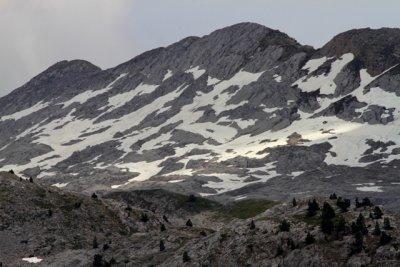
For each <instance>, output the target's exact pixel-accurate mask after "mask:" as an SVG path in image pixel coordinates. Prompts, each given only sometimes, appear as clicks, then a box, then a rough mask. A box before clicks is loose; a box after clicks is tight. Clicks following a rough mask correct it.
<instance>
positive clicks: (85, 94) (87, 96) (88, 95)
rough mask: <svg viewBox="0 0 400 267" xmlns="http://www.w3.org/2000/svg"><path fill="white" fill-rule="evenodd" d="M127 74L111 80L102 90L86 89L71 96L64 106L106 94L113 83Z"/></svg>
mask: <svg viewBox="0 0 400 267" xmlns="http://www.w3.org/2000/svg"><path fill="white" fill-rule="evenodd" d="M126 75H127V74H126V73H124V74H121V75H120V76H119V77H118V78H116V79H115V80H114V81H113V82H111V83H110V84H109V85H107V86H106V88H104V89H100V90H88V91H85V92H83V93H81V94H79V95H76V96H74V97H73V98H71V99H70V100H68V101H66V102H64V103H63V105H64V107H68V106H70V105H71V104H73V103H80V104H83V103H85V102H87V101H88V100H89V99H91V98H93V97H95V96H98V95H101V94H104V93H105V92H107V91H109V90H110V89H112V87H113V85H114V84H115V83H116V82H117V81H118V80H120V79H121V78H123V77H125V76H126Z"/></svg>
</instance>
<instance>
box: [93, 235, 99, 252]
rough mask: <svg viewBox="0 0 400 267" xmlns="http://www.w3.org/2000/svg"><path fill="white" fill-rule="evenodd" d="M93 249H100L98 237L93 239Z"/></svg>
mask: <svg viewBox="0 0 400 267" xmlns="http://www.w3.org/2000/svg"><path fill="white" fill-rule="evenodd" d="M92 247H93V248H94V249H96V248H98V247H99V243H98V242H97V238H96V236H95V237H94V238H93V242H92Z"/></svg>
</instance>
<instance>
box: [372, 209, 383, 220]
mask: <svg viewBox="0 0 400 267" xmlns="http://www.w3.org/2000/svg"><path fill="white" fill-rule="evenodd" d="M372 215H373V219H382V215H383V212H382V210H381V208H380V207H378V206H375V208H374V211H373V213H372Z"/></svg>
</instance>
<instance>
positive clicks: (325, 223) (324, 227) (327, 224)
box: [321, 218, 333, 235]
mask: <svg viewBox="0 0 400 267" xmlns="http://www.w3.org/2000/svg"><path fill="white" fill-rule="evenodd" d="M321 231H322V232H323V233H324V234H328V235H330V234H332V231H333V222H332V219H329V218H322V221H321Z"/></svg>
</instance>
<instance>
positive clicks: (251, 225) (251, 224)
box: [250, 220, 256, 230]
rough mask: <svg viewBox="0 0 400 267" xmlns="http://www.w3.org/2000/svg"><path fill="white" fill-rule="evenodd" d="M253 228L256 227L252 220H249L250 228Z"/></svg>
mask: <svg viewBox="0 0 400 267" xmlns="http://www.w3.org/2000/svg"><path fill="white" fill-rule="evenodd" d="M254 229H256V225H255V223H254V221H253V220H251V222H250V230H254Z"/></svg>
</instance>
